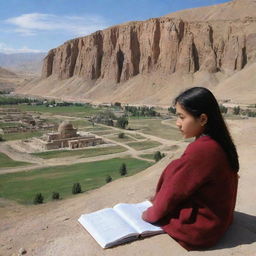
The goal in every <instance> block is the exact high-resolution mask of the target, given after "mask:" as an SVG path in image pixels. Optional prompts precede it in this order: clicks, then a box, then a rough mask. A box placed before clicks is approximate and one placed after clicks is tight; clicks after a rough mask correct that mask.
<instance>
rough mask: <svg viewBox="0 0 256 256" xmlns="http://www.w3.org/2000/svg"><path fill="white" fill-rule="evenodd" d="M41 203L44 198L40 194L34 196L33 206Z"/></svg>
mask: <svg viewBox="0 0 256 256" xmlns="http://www.w3.org/2000/svg"><path fill="white" fill-rule="evenodd" d="M43 201H44V197H43V195H42V194H41V193H38V194H36V195H35V198H34V204H42V203H43Z"/></svg>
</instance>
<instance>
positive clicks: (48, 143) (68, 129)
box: [34, 121, 105, 150]
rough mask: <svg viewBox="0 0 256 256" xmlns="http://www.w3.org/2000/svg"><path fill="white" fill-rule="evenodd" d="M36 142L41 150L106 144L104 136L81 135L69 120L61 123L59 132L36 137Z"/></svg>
mask: <svg viewBox="0 0 256 256" xmlns="http://www.w3.org/2000/svg"><path fill="white" fill-rule="evenodd" d="M34 143H35V144H36V146H37V148H40V149H41V150H51V149H60V148H69V149H75V148H83V147H89V146H95V145H99V144H104V143H105V142H104V141H103V139H102V138H96V137H95V136H93V135H90V136H81V135H80V134H79V133H78V132H77V129H75V128H74V127H73V125H72V124H71V123H69V122H67V121H64V122H62V123H61V124H60V125H59V128H58V132H55V133H47V134H45V135H43V136H42V137H40V138H34Z"/></svg>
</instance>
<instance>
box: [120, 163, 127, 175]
mask: <svg viewBox="0 0 256 256" xmlns="http://www.w3.org/2000/svg"><path fill="white" fill-rule="evenodd" d="M119 173H120V175H121V176H124V175H126V174H127V168H126V164H125V163H122V165H121V167H120V169H119Z"/></svg>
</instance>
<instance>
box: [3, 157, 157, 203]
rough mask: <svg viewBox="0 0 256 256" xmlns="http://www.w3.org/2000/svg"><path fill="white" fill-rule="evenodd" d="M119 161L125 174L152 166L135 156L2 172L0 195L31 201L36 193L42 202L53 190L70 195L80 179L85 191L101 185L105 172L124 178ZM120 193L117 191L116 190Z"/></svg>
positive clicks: (115, 177) (46, 199) (103, 182)
mask: <svg viewBox="0 0 256 256" xmlns="http://www.w3.org/2000/svg"><path fill="white" fill-rule="evenodd" d="M122 163H125V164H126V167H127V171H128V174H127V176H130V175H133V174H135V173H137V172H140V171H142V170H144V169H146V168H148V167H149V166H151V165H152V163H149V162H148V161H143V160H139V159H134V158H114V159H110V160H105V161H97V162H90V163H79V164H74V165H69V166H56V167H48V168H42V169H38V170H32V171H24V172H18V173H10V174H3V175H1V179H0V197H3V198H7V199H10V200H15V201H17V202H19V203H22V204H31V203H32V202H33V199H34V196H35V194H36V193H42V194H43V196H44V199H45V201H49V200H51V195H52V192H59V193H60V196H61V198H67V197H70V196H72V193H71V191H72V186H73V184H74V183H75V182H79V183H80V184H81V187H82V190H83V191H84V192H86V191H88V190H91V189H94V188H98V187H100V186H102V185H104V184H105V183H106V181H105V178H106V176H107V175H110V176H111V177H112V179H113V180H115V179H118V178H125V177H123V176H120V174H119V168H120V166H121V164H122ZM120 192H121V191H117V193H120Z"/></svg>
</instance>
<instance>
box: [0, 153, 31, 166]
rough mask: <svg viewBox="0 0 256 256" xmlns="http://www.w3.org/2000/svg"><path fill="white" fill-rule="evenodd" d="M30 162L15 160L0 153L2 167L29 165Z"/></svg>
mask: <svg viewBox="0 0 256 256" xmlns="http://www.w3.org/2000/svg"><path fill="white" fill-rule="evenodd" d="M29 164H30V163H27V162H19V161H14V160H12V159H11V158H10V157H8V156H7V155H5V154H3V153H0V168H3V167H18V166H24V165H29Z"/></svg>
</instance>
